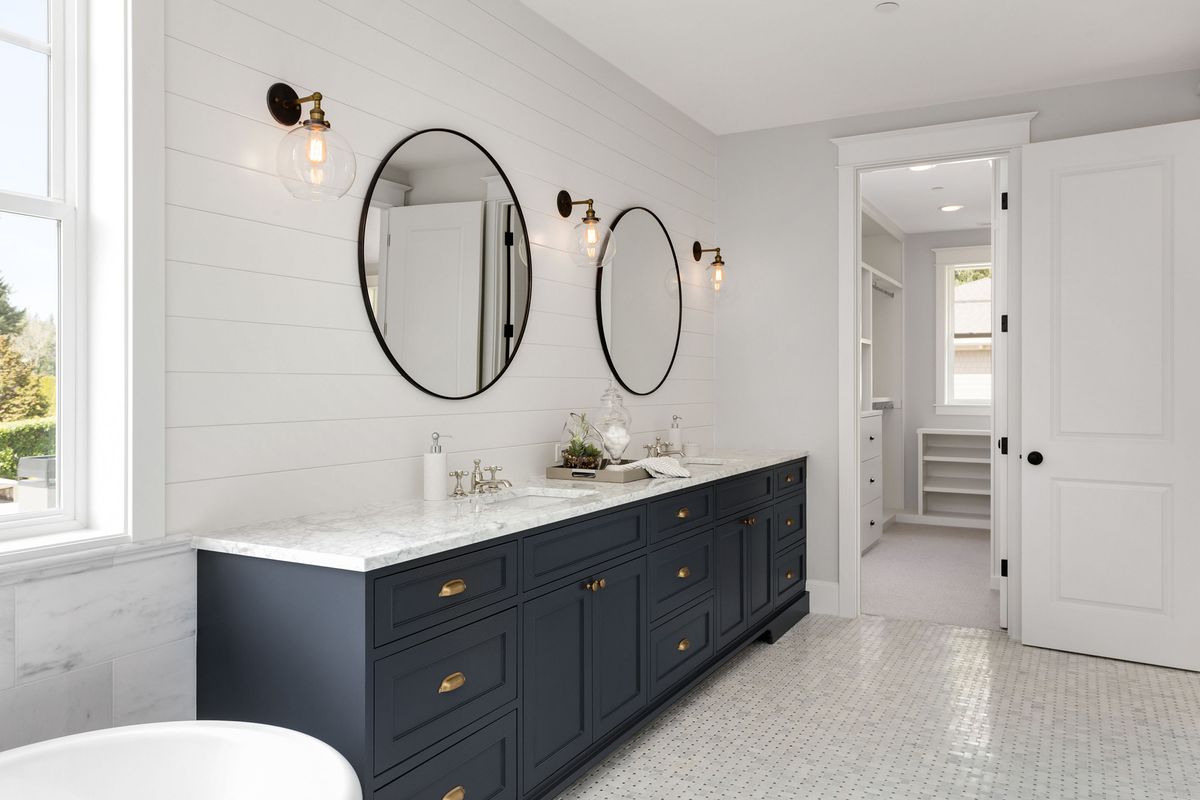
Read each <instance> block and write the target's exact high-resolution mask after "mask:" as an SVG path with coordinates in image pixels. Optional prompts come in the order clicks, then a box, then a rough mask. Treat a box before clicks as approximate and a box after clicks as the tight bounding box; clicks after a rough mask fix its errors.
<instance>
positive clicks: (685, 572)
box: [675, 567, 692, 580]
mask: <svg viewBox="0 0 1200 800" xmlns="http://www.w3.org/2000/svg"><path fill="white" fill-rule="evenodd" d="M691 574H692V568H691V567H680V568H679V572H676V573H675V577H676V578H679V579H680V580H682V579H684V578H688V577H691Z"/></svg>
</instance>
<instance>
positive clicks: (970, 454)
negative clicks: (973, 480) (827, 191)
mask: <svg viewBox="0 0 1200 800" xmlns="http://www.w3.org/2000/svg"><path fill="white" fill-rule="evenodd" d="M925 460H926V461H950V462H953V463H956V464H990V463H992V451H991V450H990V449H989V448H987V447H926V448H925Z"/></svg>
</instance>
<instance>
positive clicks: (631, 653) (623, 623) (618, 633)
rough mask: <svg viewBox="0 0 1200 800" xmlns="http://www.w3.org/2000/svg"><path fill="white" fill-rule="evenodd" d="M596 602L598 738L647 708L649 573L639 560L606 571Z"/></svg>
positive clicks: (595, 729) (595, 735)
mask: <svg viewBox="0 0 1200 800" xmlns="http://www.w3.org/2000/svg"><path fill="white" fill-rule="evenodd" d="M599 577H600V578H601V579H603V580H604V588H602V589H600V590H599V591H598V592H596V593H595V596H594V597H593V598H592V631H593V633H592V649H593V652H594V653H595V671H594V672H593V675H594V676H595V687H594V694H593V703H594V706H593V708H594V709H595V711H594V714H593V716H594V722H593V733H592V738H593V739H599V738H600V737H601V736H603V735H604V734H606V733H608V731H610V730H612V729H613V728H614V727H615V726H616V725H618V724H620V723H621V722H624V721H625V720H626V719H628V718H629V716H630V715H631V714H633V713H634V712H635V711H637V710H638V709H640V708H641V707H642V706H644V705H646V698H647V693H646V638H647V619H648V616H649V615H648V614H647V609H646V600H647V589H646V584H647V572H646V559H645V558H639V559H637V560H636V561H632V562H630V563H628V564H622V565H621V566H619V567H617V568H615V569H608V570H603V571H602V572H601V573H599Z"/></svg>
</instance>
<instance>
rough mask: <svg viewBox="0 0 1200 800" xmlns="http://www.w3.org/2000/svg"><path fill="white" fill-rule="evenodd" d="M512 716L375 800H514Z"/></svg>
mask: <svg viewBox="0 0 1200 800" xmlns="http://www.w3.org/2000/svg"><path fill="white" fill-rule="evenodd" d="M516 797H517V712H515V711H513V712H511V713H510V714H509V715H508V716H506V717H503V718H501V719H498V720H496V721H495V722H493V723H492V724H491V725H488V726H487V727H486V728H484V729H483V730H481V731H479V732H478V733H473V734H471V735H470V736H468V737H467V738H466V739H463V740H462V741H461V742H459V743H458V744H456V745H454V746H453V747H451V748H450V749H448V750H445V751H444V752H441V753H439V754H438V755H436V756H434V757H433V758H431V759H429V760H428V761H426V762H425V763H424V764H422V765H421V766H419V767H417V768H416V769H414V770H412V771H411V772H408V773H405V774H404V775H402V776H401V777H399V778H397V779H396V780H394V781H392V782H391V783H389V784H387V785H385V786H384V787H383V788H381V789H378V790H377V791H376V792H375V795H374V798H375V800H446V798H463V800H472V798H487V800H516Z"/></svg>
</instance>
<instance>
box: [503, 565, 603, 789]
mask: <svg viewBox="0 0 1200 800" xmlns="http://www.w3.org/2000/svg"><path fill="white" fill-rule="evenodd" d="M592 595H593V592H592V591H590V589H589V588H588V585H587V584H581V583H578V582H576V583H571V584H568V585H567V586H564V587H562V588H560V589H556V590H555V591H552V592H550V593H549V594H545V595H542V596H541V597H538V598H536V599H534V600H531V601H529V602H527V603H525V606H524V609H523V611H524V619H523V622H524V627H523V628H522V631H521V638H522V655H523V656H524V664H523V678H524V682H523V684H522V689H521V697H522V708H523V711H524V715H523V719H522V723H521V726H522V732H523V733H522V748H521V749H522V755H521V760H522V765H523V770H522V783H523V785H524V789H525V791H529V790H530V789H532V788H533V787H534V786H536V785H537V784H538V783H539V782H540V781H542V780H544V779H546V778H548V777H549V776H550V775H551V774H552V773H553V772H554V771H555V770H557V769H558V768H560V767H562V766H563V765H564V764H566V763H567V762H568V761H570V760H571V759H572V758H574V757H575V756H577V755H579V754H580V753H582V752H583V751H584V750H585V749H586V748H587V746H588V745H589V744H591V742H592V635H591V634H592V623H591V615H592V603H591V598H592Z"/></svg>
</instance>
